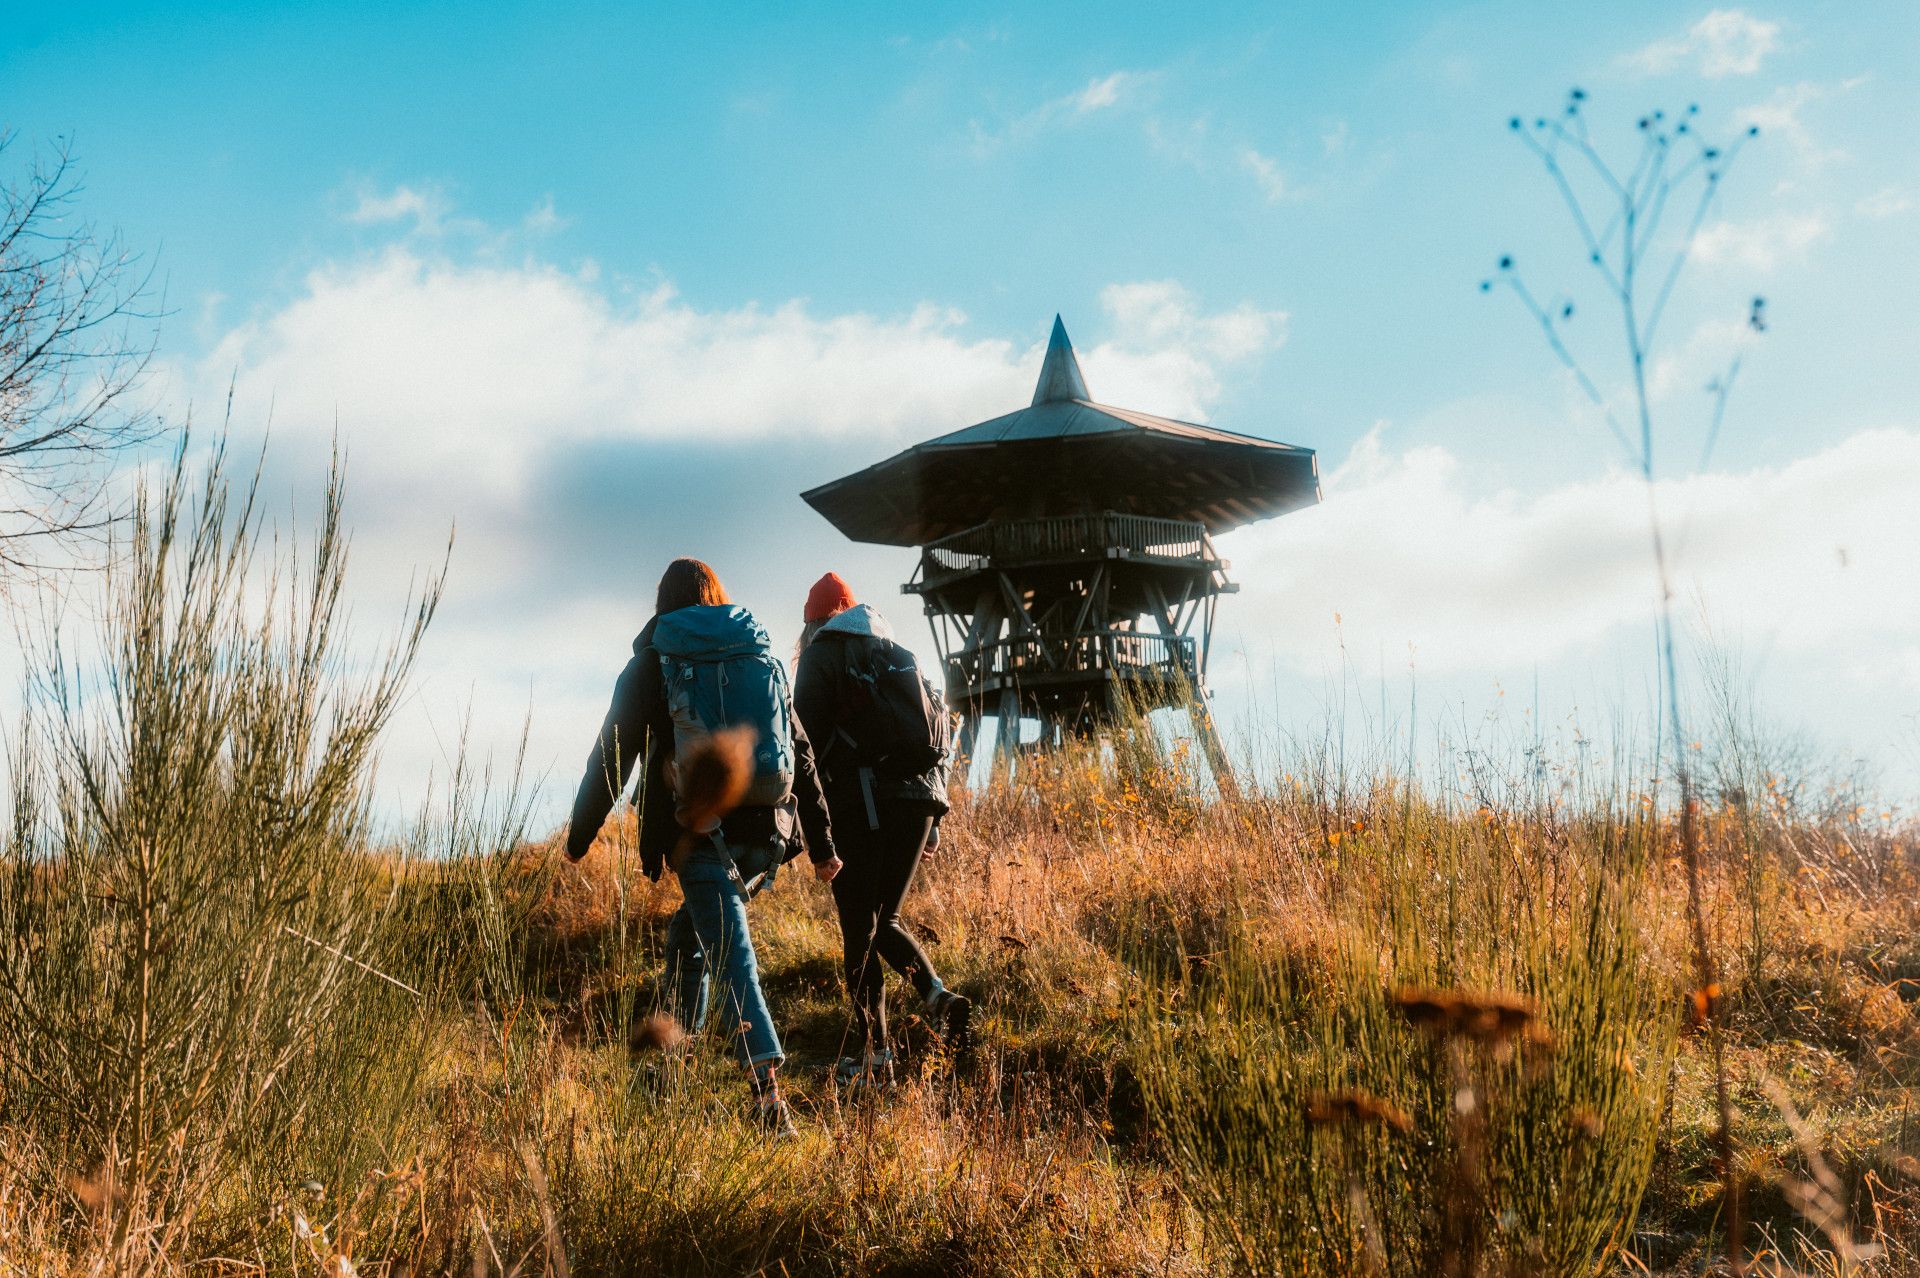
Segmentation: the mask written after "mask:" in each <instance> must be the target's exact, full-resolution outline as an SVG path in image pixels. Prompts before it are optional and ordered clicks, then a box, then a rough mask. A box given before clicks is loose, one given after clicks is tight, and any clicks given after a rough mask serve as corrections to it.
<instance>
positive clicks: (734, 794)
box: [673, 727, 756, 834]
mask: <svg viewBox="0 0 1920 1278" xmlns="http://www.w3.org/2000/svg"><path fill="white" fill-rule="evenodd" d="M755 737H756V734H755V733H754V730H753V729H752V728H746V727H741V728H723V729H722V730H720V731H719V732H716V733H714V734H713V735H712V736H710V737H706V738H703V739H702V740H700V741H699V742H697V743H695V744H694V746H693V748H692V749H690V750H689V751H688V752H687V757H686V759H685V760H683V761H681V762H680V763H679V764H678V765H677V766H676V768H675V772H674V783H673V791H674V800H675V808H676V813H675V815H677V816H678V817H679V820H680V824H681V826H682V827H684V828H685V829H688V830H691V831H693V832H694V833H695V834H707V833H709V832H711V831H712V830H713V829H714V828H715V827H717V826H718V825H719V824H720V821H721V818H723V817H725V816H726V815H727V813H729V812H731V811H733V809H734V808H735V807H737V806H738V805H739V803H740V800H741V798H742V797H743V796H745V794H746V792H747V783H748V782H750V781H751V780H752V779H753V745H754V740H755Z"/></svg>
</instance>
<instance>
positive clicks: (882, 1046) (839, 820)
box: [793, 572, 973, 1085]
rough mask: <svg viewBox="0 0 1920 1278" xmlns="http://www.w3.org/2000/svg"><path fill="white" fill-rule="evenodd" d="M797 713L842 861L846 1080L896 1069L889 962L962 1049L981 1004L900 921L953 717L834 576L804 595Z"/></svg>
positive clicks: (923, 848) (939, 790) (943, 806)
mask: <svg viewBox="0 0 1920 1278" xmlns="http://www.w3.org/2000/svg"><path fill="white" fill-rule="evenodd" d="M802 620H803V621H804V622H805V629H804V630H803V631H802V632H801V636H800V647H799V652H798V657H797V659H796V662H795V665H796V670H795V673H794V681H793V684H794V690H793V708H794V713H795V714H796V715H798V716H799V719H800V721H801V723H802V724H803V725H805V727H806V731H807V736H808V738H809V739H810V740H812V741H813V743H814V748H815V750H816V751H817V757H818V761H819V766H820V779H821V787H822V789H823V790H824V792H825V794H826V797H827V809H828V811H829V813H830V814H831V815H832V818H833V831H834V838H835V846H836V848H837V849H838V851H839V854H840V858H841V860H842V862H843V866H842V868H841V870H840V873H839V874H838V875H837V876H836V877H835V878H834V880H833V901H834V906H835V908H836V909H837V911H838V913H839V915H840V940H841V946H842V950H843V957H844V960H845V964H846V981H847V995H848V997H849V999H850V1000H851V1001H852V1004H853V1021H852V1032H851V1034H850V1036H849V1046H850V1047H851V1048H852V1050H851V1052H849V1054H848V1055H846V1056H845V1057H843V1058H842V1059H841V1061H840V1066H839V1070H838V1074H839V1077H840V1079H841V1081H842V1082H845V1083H848V1084H850V1085H863V1084H873V1083H879V1082H883V1081H885V1080H886V1079H887V1078H888V1077H890V1076H891V1073H892V1066H893V1053H892V1051H891V1049H890V1048H889V1047H888V1044H887V1010H886V997H885V995H886V981H885V977H886V972H885V968H884V967H883V966H882V964H883V963H885V964H888V965H891V966H892V967H893V968H894V970H895V971H897V972H899V973H900V974H901V975H902V976H905V977H906V978H907V979H908V980H909V981H911V982H912V983H913V988H914V991H915V992H916V993H917V994H918V995H919V996H920V998H921V1000H922V1001H923V1003H924V1004H925V1006H926V1009H927V1019H928V1020H929V1021H931V1022H932V1023H933V1025H934V1026H935V1027H936V1028H937V1029H938V1030H939V1032H940V1035H941V1037H942V1039H944V1040H945V1042H946V1043H947V1045H948V1047H949V1048H951V1049H954V1050H958V1049H959V1048H960V1047H962V1046H963V1045H964V1043H965V1040H966V1036H967V1030H968V1023H969V1019H970V1018H971V1016H972V1013H973V1004H972V1002H971V1001H970V1000H968V999H967V997H966V996H965V995H963V994H960V993H958V992H956V991H954V990H950V989H948V988H947V987H946V985H945V984H944V983H943V982H942V981H941V980H940V976H939V974H938V973H937V972H936V971H935V970H934V967H933V963H932V961H931V960H930V959H928V958H927V955H926V951H925V950H923V949H921V948H920V943H919V942H918V941H916V940H915V939H914V937H913V934H912V933H911V932H909V931H907V929H906V928H905V927H904V926H902V924H901V922H900V902H901V900H902V899H903V898H904V897H905V896H906V894H907V890H908V889H909V888H911V887H912V886H913V877H914V872H915V871H916V870H917V869H918V868H919V865H920V858H921V857H922V856H923V855H924V854H925V853H926V852H927V851H928V850H929V849H931V848H932V847H933V846H934V845H935V844H936V843H937V841H938V833H937V830H938V823H939V820H940V818H941V817H942V816H944V815H946V811H947V794H946V791H947V767H948V763H949V761H950V758H951V748H950V747H951V742H952V721H951V719H950V718H949V717H948V714H947V707H946V702H945V700H944V698H942V696H941V695H940V693H939V691H938V690H937V689H936V688H934V686H933V685H932V684H931V683H930V682H928V680H927V679H926V678H925V676H923V675H922V674H921V673H920V669H919V665H918V664H917V663H916V662H915V660H914V657H913V654H912V653H911V652H909V651H908V650H907V649H906V648H904V647H902V646H901V645H900V644H898V643H896V642H894V639H893V630H892V627H890V626H889V625H888V624H887V621H886V619H885V618H884V617H882V616H881V615H880V614H879V613H878V612H876V611H874V609H873V608H872V607H871V606H869V605H867V604H862V603H857V602H855V600H854V597H853V591H852V590H851V589H849V588H848V586H847V583H846V582H845V581H844V580H842V579H841V577H840V576H839V574H837V573H831V572H830V573H828V574H827V575H826V576H824V577H822V578H821V579H820V580H819V581H817V582H815V583H814V585H813V589H812V590H810V591H808V592H807V603H806V610H805V612H804V613H803V614H802Z"/></svg>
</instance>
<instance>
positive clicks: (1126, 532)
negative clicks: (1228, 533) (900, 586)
mask: <svg viewBox="0 0 1920 1278" xmlns="http://www.w3.org/2000/svg"><path fill="white" fill-rule="evenodd" d="M1099 559H1125V560H1131V561H1135V562H1145V563H1169V564H1181V565H1184V566H1189V567H1200V568H1205V569H1211V570H1219V569H1224V568H1225V567H1226V563H1225V561H1224V560H1222V559H1220V557H1219V556H1218V555H1217V554H1215V553H1214V549H1213V538H1212V537H1211V536H1209V535H1208V533H1207V526H1206V525H1205V524H1202V523H1189V522H1187V521H1185V520H1180V519H1156V518H1153V517H1152V516H1149V515H1123V514H1117V513H1115V512H1112V511H1105V512H1101V513H1099V514H1085V515H1053V516H1047V517H1044V518H1039V519H1007V520H997V521H995V522H993V523H990V524H982V525H980V526H979V527H977V528H969V529H967V530H966V531H965V532H958V533H954V534H952V535H951V536H948V537H943V538H941V539H940V540H939V541H936V542H931V543H929V544H928V545H926V546H923V547H921V550H920V566H919V569H918V571H917V572H916V573H915V574H914V579H913V581H912V582H910V583H908V585H907V587H906V588H907V590H908V591H909V592H912V593H919V592H921V591H924V590H925V589H927V588H928V587H930V586H937V585H940V584H942V583H944V582H946V581H950V580H952V579H954V578H956V577H964V576H967V575H968V574H971V573H976V572H983V571H987V570H989V569H995V568H1014V567H1021V566H1027V565H1033V564H1043V563H1072V562H1076V561H1079V560H1099Z"/></svg>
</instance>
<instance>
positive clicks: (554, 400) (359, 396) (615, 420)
mask: <svg viewBox="0 0 1920 1278" xmlns="http://www.w3.org/2000/svg"><path fill="white" fill-rule="evenodd" d="M1101 303H1102V307H1103V309H1104V310H1105V311H1106V312H1107V314H1108V316H1109V318H1110V321H1111V324H1110V328H1111V333H1112V336H1111V337H1109V338H1108V340H1106V341H1104V342H1100V343H1096V344H1094V345H1091V346H1089V347H1086V348H1085V349H1084V350H1083V352H1082V358H1083V361H1084V363H1085V365H1086V369H1087V374H1088V377H1089V378H1090V379H1091V380H1093V381H1094V382H1095V384H1096V387H1098V386H1099V385H1100V384H1101V383H1103V382H1104V383H1106V384H1108V385H1111V386H1112V387H1114V388H1115V389H1114V390H1113V391H1111V392H1102V393H1103V394H1106V395H1108V396H1109V397H1115V396H1119V395H1121V394H1123V393H1124V398H1122V399H1119V400H1118V402H1125V403H1129V404H1130V405H1131V406H1135V407H1140V408H1143V409H1147V410H1150V411H1158V412H1164V413H1173V414H1181V415H1188V416H1192V415H1200V414H1204V413H1205V412H1206V411H1207V409H1208V406H1209V404H1210V402H1211V401H1212V399H1213V398H1214V397H1215V396H1217V394H1218V392H1219V384H1218V381H1217V376H1216V373H1217V370H1218V368H1219V367H1220V366H1222V365H1224V364H1228V363H1232V362H1235V361H1239V360H1244V359H1248V358H1250V357H1252V356H1253V355H1256V354H1258V353H1260V352H1261V351H1263V350H1267V349H1271V348H1272V347H1273V346H1275V345H1277V344H1278V343H1279V341H1280V339H1281V331H1282V323H1283V320H1284V316H1282V315H1280V314H1279V313H1278V312H1271V311H1264V310H1260V309H1258V308H1256V307H1253V306H1251V305H1247V306H1241V307H1238V308H1236V309H1232V310H1228V311H1224V312H1216V313H1209V312H1205V311H1203V310H1202V309H1201V308H1200V305H1199V303H1198V301H1197V299H1195V298H1194V297H1193V296H1192V294H1190V293H1189V292H1187V291H1186V290H1185V289H1183V288H1181V287H1180V286H1179V285H1177V284H1175V283H1172V282H1165V281H1162V282H1153V283H1141V284H1128V285H1116V286H1113V287H1111V288H1109V289H1107V290H1106V291H1105V292H1104V293H1103V294H1102V295H1101ZM1037 349H1038V347H1037V346H1017V345H1015V344H1014V343H1012V342H1010V341H1007V340H1005V339H1002V338H996V337H970V336H967V335H966V333H965V318H964V316H962V315H961V314H959V313H958V312H956V311H953V310H950V309H945V308H941V307H937V306H932V305H923V306H921V307H919V308H918V309H916V310H914V311H912V312H910V313H908V314H904V315H898V316H890V317H881V316H873V315H865V314H859V313H853V314H844V315H817V314H815V313H813V312H812V311H811V310H809V308H808V307H807V306H806V304H805V303H804V302H800V301H790V302H785V303H781V304H778V305H775V306H771V307H765V306H760V305H757V304H748V305H745V306H741V307H737V308H733V309H723V310H702V309H700V308H698V307H695V306H692V305H690V304H688V303H687V302H686V301H685V300H684V299H682V298H681V297H680V296H679V295H678V294H677V293H676V292H675V291H674V289H673V288H672V287H671V286H670V285H665V284H661V285H658V286H656V287H654V288H652V289H650V290H647V291H645V292H642V293H640V294H638V295H635V296H628V297H620V296H617V295H615V294H614V293H612V292H610V290H609V289H607V288H606V287H604V286H602V285H601V284H599V283H598V282H597V281H595V280H594V279H593V278H591V277H590V276H585V277H583V276H581V275H574V274H568V273H566V272H563V271H560V270H558V269H557V268H554V267H551V266H543V265H538V264H532V265H523V266H512V267H508V266H495V265H487V264H482V263H473V262H467V263H457V262H454V261H452V260H450V259H447V258H444V257H435V256H428V255H423V254H421V253H419V252H417V251H415V250H414V249H412V248H408V247H392V248H389V249H388V250H387V251H386V252H385V253H383V254H381V255H379V256H377V257H375V258H372V259H368V260H364V261H359V262H355V263H352V264H348V265H334V266H328V267H325V268H322V269H320V270H317V271H314V272H313V273H312V274H310V275H309V276H308V278H307V280H306V284H305V287H304V289H303V291H302V293H301V294H300V296H298V297H296V298H295V299H293V300H292V301H291V302H289V303H288V304H287V305H286V306H284V307H282V308H281V309H280V310H278V311H274V312H271V313H269V314H266V315H263V316H261V317H259V318H257V319H254V320H252V321H250V322H248V323H246V324H243V325H241V326H239V327H237V328H235V329H233V330H232V331H231V332H229V333H228V334H226V336H225V337H224V338H223V339H222V340H221V341H220V342H219V343H218V344H217V345H216V346H215V348H214V349H213V351H212V353H211V354H210V355H209V356H208V358H207V359H206V360H205V361H204V367H203V370H202V376H201V385H202V386H203V388H216V387H218V386H220V385H222V384H223V383H224V381H225V379H226V378H227V377H228V376H229V374H234V373H235V370H237V383H236V398H237V399H238V400H239V401H240V402H243V403H252V404H257V405H264V404H267V403H273V404H275V405H276V416H277V417H278V418H279V419H281V421H282V422H283V423H284V428H285V429H292V430H300V429H303V428H307V427H309V426H311V427H315V428H318V429H321V430H323V431H327V432H331V430H332V429H333V426H332V423H333V422H334V420H335V418H336V416H337V417H338V418H339V420H341V421H342V422H344V423H353V424H354V429H355V431H356V434H357V435H359V434H364V435H365V436H366V437H367V446H368V447H371V448H372V449H374V450H375V451H377V452H378V454H379V456H380V461H381V464H382V465H383V466H418V467H423V468H426V467H433V466H438V465H441V464H445V463H446V462H449V461H451V460H454V459H456V458H457V459H459V462H460V465H461V467H462V469H463V472H464V474H465V476H466V478H467V479H468V480H469V481H470V482H472V481H477V480H495V481H497V482H500V483H503V484H510V483H511V481H512V478H513V476H514V475H516V474H518V473H519V472H520V471H521V469H522V464H523V462H524V456H525V454H526V453H527V452H528V451H529V450H532V449H538V448H541V447H545V446H547V445H549V444H551V443H552V442H553V441H554V440H556V439H558V438H608V437H628V438H647V439H655V440H658V439H677V440H701V441H709V442H711V441H716V440H729V439H732V440H738V439H747V438H755V437H760V436H765V435H770V434H782V435H788V436H792V435H796V434H797V435H802V436H855V435H858V436H860V437H863V438H872V439H876V440H880V441H892V440H900V439H905V438H907V437H908V436H911V435H915V434H916V433H920V432H928V431H930V430H932V429H934V428H937V427H939V426H940V425H942V424H945V425H947V426H950V427H953V428H958V427H959V426H962V425H966V424H967V423H969V422H971V421H974V420H978V419H981V418H985V417H988V416H991V415H992V414H994V413H996V412H1001V411H1005V410H1006V409H1007V408H1008V407H1009V406H1011V405H1017V404H1018V403H1020V402H1021V400H1022V399H1023V398H1024V396H1025V394H1027V393H1028V392H1029V385H1028V384H1029V383H1030V382H1031V381H1032V378H1033V375H1034V370H1035V368H1036V367H1037V364H1036V351H1037ZM357 446H358V445H357Z"/></svg>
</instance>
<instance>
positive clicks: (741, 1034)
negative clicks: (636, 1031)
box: [667, 847, 786, 1067]
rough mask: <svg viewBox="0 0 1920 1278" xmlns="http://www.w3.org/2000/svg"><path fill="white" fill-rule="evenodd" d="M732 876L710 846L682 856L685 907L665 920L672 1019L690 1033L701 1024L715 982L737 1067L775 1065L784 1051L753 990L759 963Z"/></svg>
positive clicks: (743, 903) (727, 862) (725, 861)
mask: <svg viewBox="0 0 1920 1278" xmlns="http://www.w3.org/2000/svg"><path fill="white" fill-rule="evenodd" d="M732 871H733V863H732V862H731V861H730V860H729V859H728V858H727V857H725V856H723V855H722V854H721V853H720V852H719V851H718V850H717V849H715V848H712V847H698V848H695V849H693V850H692V851H690V852H689V853H688V854H687V859H686V863H685V864H683V865H682V866H681V867H680V872H679V877H680V892H681V895H682V896H684V897H685V898H686V902H685V904H683V905H682V906H681V907H680V908H679V910H678V911H676V912H675V913H674V916H673V918H672V919H671V920H669V921H668V923H667V988H668V989H669V990H670V991H671V993H672V997H673V1000H674V1014H675V1016H677V1017H678V1018H679V1021H680V1024H681V1025H682V1026H683V1027H684V1028H686V1029H687V1030H689V1031H692V1030H697V1029H699V1028H700V1026H701V1025H703V1024H704V1023H705V1022H706V1019H707V1003H708V998H709V991H710V989H711V988H712V987H713V985H715V984H716V983H717V984H718V985H719V986H720V987H721V991H722V1000H723V1001H722V1004H721V1006H722V1010H723V1012H724V1013H725V1014H726V1015H727V1016H728V1018H729V1022H728V1037H729V1038H735V1039H736V1042H737V1045H738V1050H739V1054H740V1060H741V1063H742V1064H744V1065H747V1066H749V1067H752V1066H755V1065H764V1064H778V1063H779V1062H780V1061H782V1060H784V1059H785V1056H786V1054H785V1053H784V1052H782V1051H781V1050H780V1035H779V1034H778V1033H776V1032H775V1031H774V1028H773V1014H772V1013H771V1012H769V1011H768V1010H767V998H766V995H765V994H763V993H761V991H760V963H759V960H758V959H757V958H756V957H755V956H754V952H753V934H752V933H751V932H750V931H748V929H747V893H746V891H745V889H743V888H742V887H741V885H740V883H739V881H738V879H736V878H735V877H734V874H733V872H732Z"/></svg>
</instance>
